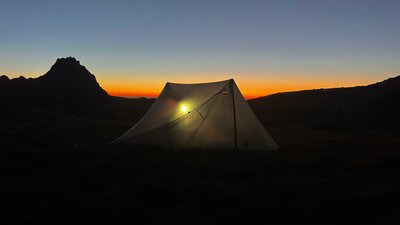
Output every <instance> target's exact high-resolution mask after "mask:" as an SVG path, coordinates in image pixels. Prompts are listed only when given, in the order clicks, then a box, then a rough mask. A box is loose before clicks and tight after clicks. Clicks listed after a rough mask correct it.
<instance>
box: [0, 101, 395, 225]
mask: <svg viewBox="0 0 400 225" xmlns="http://www.w3.org/2000/svg"><path fill="white" fill-rule="evenodd" d="M2 116H3V117H2V118H3V120H2V121H0V141H1V150H0V180H1V185H0V224H17V223H26V224H75V223H90V224H92V223H109V224H110V223H111V224H121V223H124V222H123V221H128V222H129V223H132V222H139V221H141V222H140V223H138V224H147V223H151V224H177V223H185V224H224V223H228V222H229V223H232V222H236V223H238V222H240V223H242V224H343V223H351V224H398V222H399V219H398V215H399V213H400V205H399V200H400V191H399V190H400V151H399V150H400V149H399V147H400V138H399V137H400V135H399V133H400V132H396V131H346V132H343V131H342V132H338V131H327V130H307V129H306V130H304V129H303V130H300V129H293V128H282V127H270V128H269V131H270V133H271V135H272V136H273V137H274V139H275V140H276V142H277V143H278V144H279V145H280V146H281V149H280V150H279V151H276V152H244V151H238V152H233V151H200V150H186V151H182V150H171V149H155V148H150V147H147V148H146V147H109V146H107V145H106V143H107V142H108V141H110V140H112V139H113V138H115V137H117V136H118V135H120V134H121V133H122V132H124V131H125V130H126V129H128V128H129V127H130V126H131V125H132V124H127V123H121V122H112V121H102V120H92V119H86V118H82V117H77V116H72V115H68V114H62V113H49V112H47V111H46V112H43V111H41V110H38V109H32V110H31V111H29V112H26V114H22V115H13V112H6V113H4V114H3V115H2Z"/></svg>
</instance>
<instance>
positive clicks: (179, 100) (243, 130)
mask: <svg viewBox="0 0 400 225" xmlns="http://www.w3.org/2000/svg"><path fill="white" fill-rule="evenodd" d="M112 143H124V144H150V145H161V146H167V147H174V148H180V147H183V148H207V149H210V148H212V149H243V150H245V149H265V150H276V149H278V146H277V145H276V144H275V142H274V141H273V140H272V138H271V136H270V135H269V134H268V132H267V131H266V130H265V128H264V127H263V125H261V123H260V121H259V120H258V119H257V117H256V116H255V115H254V113H253V112H252V110H251V108H250V107H249V105H248V104H247V102H246V100H245V99H244V98H243V96H242V94H241V93H240V91H239V89H238V87H237V86H236V84H235V81H234V80H233V79H231V80H226V81H220V82H213V83H199V84H176V83H167V84H166V85H165V87H164V89H163V90H162V92H161V94H160V96H159V97H158V98H157V100H156V101H155V103H154V104H153V105H152V106H151V108H150V109H149V110H148V112H147V113H146V114H145V115H144V117H143V118H142V119H141V120H140V121H139V122H138V123H136V124H135V125H134V126H133V127H132V128H131V129H130V130H128V131H127V132H126V133H124V134H123V135H122V136H121V137H119V138H118V139H116V140H115V141H113V142H112Z"/></svg>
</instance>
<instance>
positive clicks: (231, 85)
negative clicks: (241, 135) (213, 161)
mask: <svg viewBox="0 0 400 225" xmlns="http://www.w3.org/2000/svg"><path fill="white" fill-rule="evenodd" d="M233 82H234V81H233V79H231V82H230V84H229V86H230V89H231V95H232V107H233V126H234V135H235V136H234V137H235V148H234V150H238V146H237V128H236V106H235V96H234V93H233Z"/></svg>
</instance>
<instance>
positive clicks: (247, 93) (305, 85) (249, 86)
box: [104, 80, 371, 99]
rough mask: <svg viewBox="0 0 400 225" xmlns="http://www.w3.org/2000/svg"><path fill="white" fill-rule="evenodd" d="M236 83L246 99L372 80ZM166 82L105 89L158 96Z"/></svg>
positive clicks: (122, 94) (134, 95)
mask: <svg viewBox="0 0 400 225" xmlns="http://www.w3.org/2000/svg"><path fill="white" fill-rule="evenodd" d="M236 83H237V85H238V87H239V89H240V91H241V92H242V94H243V95H244V97H245V98H246V99H253V98H258V97H263V96H267V95H271V94H275V93H280V92H290V91H301V90H310V89H320V88H336V87H351V86H359V85H367V84H370V83H371V82H368V81H364V82H361V83H360V82H354V81H353V82H321V81H309V80H308V81H304V80H302V81H294V80H291V81H287V80H286V81H282V82H263V83H261V82H253V81H247V80H236ZM164 85H165V83H163V84H161V83H159V84H157V85H149V84H147V85H146V84H144V85H142V86H137V85H132V86H129V85H112V86H107V85H104V89H105V90H106V91H107V92H108V93H109V94H110V95H113V96H120V97H131V98H139V97H146V98H157V97H158V95H159V94H160V92H161V90H162V89H163V87H164Z"/></svg>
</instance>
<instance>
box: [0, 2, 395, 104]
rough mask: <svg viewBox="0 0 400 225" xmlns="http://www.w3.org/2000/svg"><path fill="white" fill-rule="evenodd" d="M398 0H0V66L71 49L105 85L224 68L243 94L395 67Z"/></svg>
mask: <svg viewBox="0 0 400 225" xmlns="http://www.w3.org/2000/svg"><path fill="white" fill-rule="evenodd" d="M399 40H400V1H398V0H397V1H389V0H379V1H378V0H376V1H370V0H359V1H355V0H335V1H330V0H304V1H301V0H298V1H295V0H292V1H290V0H276V1H268V0H264V1H251V0H246V1H235V0H229V1H217V0H214V1H208V0H201V1H189V0H186V1H173V0H165V1H151V0H148V1H133V0H131V1H118V0H114V1H101V0H96V1H71V0H70V1H57V0H52V1H40V0H37V1H19V0H13V1H4V0H2V1H0V74H6V75H8V76H9V77H17V76H20V75H24V76H26V77H37V76H40V75H42V74H44V73H46V72H47V71H48V70H49V69H50V67H51V65H52V64H54V62H55V60H56V59H57V58H60V57H67V56H73V57H75V58H77V59H78V60H80V61H81V64H83V65H85V66H86V67H87V68H88V69H89V70H90V71H91V72H92V73H93V74H95V75H96V77H97V79H98V81H99V83H100V85H101V86H102V87H103V88H105V89H106V90H107V91H108V92H109V93H111V94H113V95H123V96H156V95H157V94H158V93H159V91H160V90H161V89H162V87H163V86H164V84H165V82H167V81H171V82H182V83H187V82H189V83H190V82H208V81H217V80H223V79H228V78H234V79H235V80H236V82H237V83H238V85H239V88H241V90H242V92H243V94H244V95H246V96H247V97H255V96H262V95H267V94H271V93H274V92H280V91H290V90H300V89H309V88H320V87H336V86H353V85H363V84H368V83H372V82H376V81H380V80H383V79H386V78H388V77H392V76H395V75H398V74H400V62H399V59H400V41H399Z"/></svg>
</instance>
